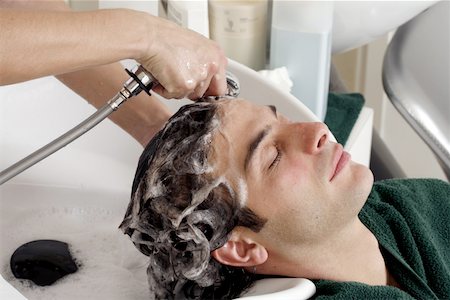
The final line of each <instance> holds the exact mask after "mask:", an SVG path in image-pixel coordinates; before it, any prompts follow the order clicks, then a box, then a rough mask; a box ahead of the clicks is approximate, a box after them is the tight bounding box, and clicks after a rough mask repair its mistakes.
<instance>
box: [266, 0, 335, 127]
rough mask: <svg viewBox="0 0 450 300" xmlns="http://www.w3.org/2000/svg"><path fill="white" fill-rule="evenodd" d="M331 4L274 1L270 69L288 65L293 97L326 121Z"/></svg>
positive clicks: (284, 0)
mask: <svg viewBox="0 0 450 300" xmlns="http://www.w3.org/2000/svg"><path fill="white" fill-rule="evenodd" d="M332 23H333V2H332V1H287V0H273V7H272V29H271V40H270V68H271V69H274V68H279V67H283V66H285V67H286V68H287V69H288V72H289V77H290V78H291V80H292V81H293V83H294V85H293V87H292V94H293V95H294V96H295V97H297V98H298V99H300V101H302V102H303V103H304V104H305V105H306V106H308V107H309V109H311V110H312V112H314V113H315V114H316V115H317V116H318V117H319V118H320V119H321V120H324V118H325V113H326V108H327V98H328V83H329V76H330V57H331V32H332Z"/></svg>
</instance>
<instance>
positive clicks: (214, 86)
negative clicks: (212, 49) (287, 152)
mask: <svg viewBox="0 0 450 300" xmlns="http://www.w3.org/2000/svg"><path fill="white" fill-rule="evenodd" d="M227 63H228V60H227V59H226V57H224V58H223V61H222V63H221V64H220V66H219V70H218V72H217V73H216V74H214V76H213V77H212V78H211V81H210V84H209V87H208V89H207V90H206V92H205V94H204V95H205V96H223V95H225V94H226V92H227V80H226V67H227Z"/></svg>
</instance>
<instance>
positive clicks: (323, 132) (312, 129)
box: [296, 122, 329, 154]
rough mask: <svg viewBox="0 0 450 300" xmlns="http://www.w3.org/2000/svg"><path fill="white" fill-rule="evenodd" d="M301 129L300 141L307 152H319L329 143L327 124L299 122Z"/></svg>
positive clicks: (299, 128)
mask: <svg viewBox="0 0 450 300" xmlns="http://www.w3.org/2000/svg"><path fill="white" fill-rule="evenodd" d="M296 126H297V127H298V130H299V135H300V139H299V143H301V145H300V147H302V148H303V149H304V150H305V152H307V153H309V154H317V153H319V152H321V151H322V149H323V148H324V146H325V145H326V144H327V143H328V139H329V137H328V135H329V130H328V127H327V125H325V124H323V123H321V122H307V123H297V124H296Z"/></svg>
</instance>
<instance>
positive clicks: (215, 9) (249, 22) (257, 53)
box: [209, 0, 268, 70]
mask: <svg viewBox="0 0 450 300" xmlns="http://www.w3.org/2000/svg"><path fill="white" fill-rule="evenodd" d="M267 8H268V1H267V0H247V1H236V0H234V1H230V0H209V28H210V35H211V39H213V40H215V41H216V42H218V43H219V45H220V46H221V47H222V49H223V50H224V52H225V55H226V56H227V57H229V58H231V59H234V60H236V61H238V62H240V63H242V64H244V65H246V66H248V67H250V68H252V69H254V70H261V69H264V68H265V65H266V43H267Z"/></svg>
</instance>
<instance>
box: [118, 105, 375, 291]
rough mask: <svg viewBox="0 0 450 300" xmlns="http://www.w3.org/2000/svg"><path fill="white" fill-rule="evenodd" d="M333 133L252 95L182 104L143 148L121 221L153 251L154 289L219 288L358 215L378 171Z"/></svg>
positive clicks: (141, 246) (142, 246)
mask: <svg viewBox="0 0 450 300" xmlns="http://www.w3.org/2000/svg"><path fill="white" fill-rule="evenodd" d="M328 134H329V133H328V129H327V128H326V127H325V126H324V125H322V124H321V123H292V122H290V121H289V120H287V119H286V118H284V117H283V116H281V115H280V114H278V113H277V112H276V110H275V107H268V106H257V105H254V104H251V103H250V102H247V101H244V100H222V101H217V102H212V103H195V104H192V105H188V106H186V107H183V108H182V109H181V110H180V111H179V112H177V113H176V114H175V115H174V116H173V117H172V118H171V119H170V120H169V122H168V123H167V125H166V126H165V128H164V129H163V130H162V131H161V132H160V133H159V134H158V135H157V136H156V137H155V138H154V139H153V140H152V141H151V142H150V144H149V145H148V146H147V147H146V149H145V151H144V153H143V154H142V156H141V159H140V161H139V166H138V170H137V172H136V176H135V181H134V183H133V189H132V199H131V202H130V205H129V207H128V210H127V213H126V216H125V219H124V221H123V223H122V224H121V229H122V230H124V232H125V233H127V234H129V235H130V236H131V238H132V240H133V242H134V243H135V244H136V246H137V247H138V248H139V249H140V251H141V252H143V253H144V254H146V255H149V256H150V266H149V269H148V273H149V274H148V275H149V282H150V286H151V289H152V290H153V291H154V293H155V296H157V297H173V295H182V297H183V293H184V296H185V294H186V289H191V291H189V292H190V293H193V294H197V295H198V294H199V293H201V290H202V288H203V287H211V288H212V289H216V290H220V289H222V286H226V283H225V284H224V281H227V280H228V279H227V278H226V277H227V274H228V275H232V276H236V275H237V274H246V275H248V276H246V277H245V278H247V279H248V278H249V277H251V274H248V272H246V271H245V269H247V270H249V269H251V267H253V266H256V265H258V266H260V265H265V264H266V265H270V261H271V259H272V257H277V259H280V258H281V259H282V258H283V257H284V258H286V259H288V258H289V255H290V254H289V250H288V249H289V248H290V247H291V246H294V245H297V244H298V243H303V244H310V243H319V242H320V241H321V240H324V239H326V238H328V237H329V236H331V235H333V234H334V232H335V231H336V230H339V228H342V227H344V226H346V225H347V223H349V222H351V221H352V220H353V219H354V218H355V217H356V215H357V214H358V212H359V210H360V208H361V207H362V205H363V203H364V200H365V199H366V197H367V195H368V193H369V190H370V186H371V184H372V177H371V176H370V175H369V174H370V171H368V170H367V168H364V167H362V166H360V165H357V164H354V163H352V162H349V161H347V160H346V158H347V156H346V155H345V154H344V155H342V153H343V152H342V147H341V146H340V145H339V144H334V143H330V142H329V140H328ZM284 249H286V250H284ZM218 262H220V263H221V264H219V263H218ZM228 266H232V267H228ZM233 267H235V268H233ZM242 268H244V269H242ZM266 270H270V268H269V269H268V268H266ZM265 273H267V272H265ZM269 273H271V274H278V275H283V274H282V270H281V271H278V272H276V271H274V272H269ZM234 280H236V278H235V279H234ZM243 281H245V280H243ZM247 283H248V282H242V286H241V288H243V287H245V285H246V284H247ZM186 287H188V288H186ZM225 289H228V288H225ZM172 293H173V294H172ZM216 294H217V293H216ZM204 295H205V294H204Z"/></svg>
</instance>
